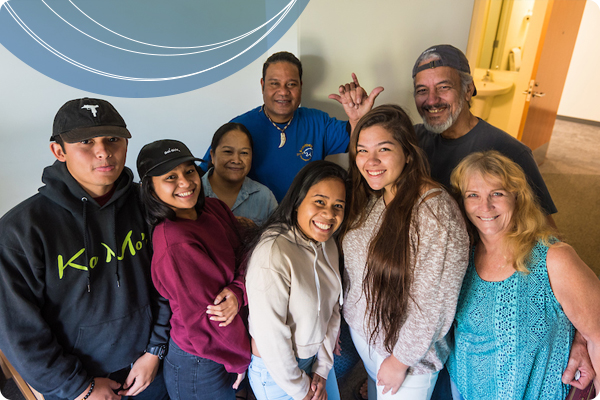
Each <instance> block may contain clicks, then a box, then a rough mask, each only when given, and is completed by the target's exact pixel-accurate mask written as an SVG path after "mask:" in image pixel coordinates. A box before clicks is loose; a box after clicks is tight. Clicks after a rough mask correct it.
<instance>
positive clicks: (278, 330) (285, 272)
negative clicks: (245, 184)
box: [246, 229, 342, 400]
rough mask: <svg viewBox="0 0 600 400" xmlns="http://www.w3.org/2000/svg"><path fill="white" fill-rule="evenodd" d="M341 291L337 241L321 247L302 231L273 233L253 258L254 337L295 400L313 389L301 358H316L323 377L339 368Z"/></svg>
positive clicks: (249, 274) (251, 305) (273, 372)
mask: <svg viewBox="0 0 600 400" xmlns="http://www.w3.org/2000/svg"><path fill="white" fill-rule="evenodd" d="M294 232H295V233H296V234H294ZM341 291H342V283H341V278H340V272H339V267H338V250H337V247H336V244H335V242H334V240H333V239H329V240H328V241H327V242H324V243H319V242H312V241H310V240H307V239H306V238H305V237H304V235H302V234H301V233H300V232H299V231H298V230H297V229H294V230H286V231H284V233H281V234H279V235H278V234H277V233H275V234H274V235H273V231H271V230H269V231H267V232H266V233H265V234H263V238H262V239H261V240H260V242H259V244H258V245H257V246H256V248H255V249H254V252H253V253H252V255H251V257H250V261H249V262H248V268H247V272H246V292H247V294H248V307H249V309H250V315H249V330H250V335H251V336H252V338H254V340H255V342H256V345H257V347H258V351H259V352H260V356H261V358H262V359H263V362H264V363H265V365H266V366H267V369H268V371H269V373H270V374H271V376H272V377H273V380H274V381H275V383H277V385H278V386H279V387H280V388H281V389H283V390H284V391H285V392H286V393H287V394H288V395H290V396H292V397H293V398H294V399H300V400H301V399H303V398H304V396H306V394H307V393H308V390H309V387H310V377H309V376H307V374H306V373H304V371H302V370H301V369H300V368H298V362H297V360H296V357H298V358H301V359H302V358H310V357H312V356H314V355H315V354H316V355H317V359H316V361H315V363H314V365H313V372H314V373H317V374H318V375H320V376H321V377H323V378H327V375H328V374H329V370H330V369H331V368H332V367H333V348H334V346H335V340H336V338H337V333H338V330H339V327H340V303H341V301H342V300H341V299H342V296H341V294H342V293H341Z"/></svg>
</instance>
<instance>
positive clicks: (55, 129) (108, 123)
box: [50, 97, 131, 143]
mask: <svg viewBox="0 0 600 400" xmlns="http://www.w3.org/2000/svg"><path fill="white" fill-rule="evenodd" d="M57 136H60V137H61V138H62V140H63V141H64V142H66V143H76V142H80V141H82V140H86V139H90V138H93V137H98V136H115V137H122V138H126V139H129V138H130V137H131V133H129V130H127V125H126V124H125V121H124V120H123V117H121V115H120V114H119V113H118V112H117V110H116V109H115V108H114V107H113V105H112V104H110V103H109V102H108V101H106V100H102V99H91V98H88V97H84V98H83V99H75V100H70V101H67V102H66V103H65V104H64V105H63V106H62V107H61V108H60V109H59V110H58V112H57V113H56V116H55V117H54V125H53V126H52V136H51V137H50V141H54V140H56V137H57Z"/></svg>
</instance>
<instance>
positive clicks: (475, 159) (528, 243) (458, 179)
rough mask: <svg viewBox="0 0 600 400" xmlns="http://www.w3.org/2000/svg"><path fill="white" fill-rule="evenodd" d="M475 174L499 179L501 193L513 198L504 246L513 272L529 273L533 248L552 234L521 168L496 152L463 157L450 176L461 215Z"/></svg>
mask: <svg viewBox="0 0 600 400" xmlns="http://www.w3.org/2000/svg"><path fill="white" fill-rule="evenodd" d="M474 173H480V174H481V176H482V177H483V178H484V179H485V178H495V179H498V180H499V181H500V183H501V185H502V188H503V189H504V190H506V191H507V192H510V193H512V194H514V195H515V209H514V211H513V215H512V219H511V225H510V227H509V231H508V235H507V238H506V239H507V240H506V244H507V247H508V250H509V252H510V255H511V256H512V262H513V263H514V267H515V269H516V270H517V271H519V272H523V273H529V270H528V269H527V262H528V261H529V256H530V254H531V250H532V249H533V246H535V244H536V243H537V242H538V241H541V242H542V243H543V244H544V245H549V239H550V237H551V236H553V234H554V232H553V230H552V228H551V227H550V225H549V224H548V221H547V219H546V216H545V214H544V212H543V211H542V209H541V207H540V205H539V202H538V200H537V198H536V197H535V195H534V194H533V191H532V190H531V187H530V186H529V184H528V183H527V178H526V176H525V173H524V172H523V169H522V168H521V167H520V166H519V165H518V164H517V163H515V162H513V161H512V160H511V159H509V158H508V157H506V156H504V155H502V154H500V153H499V152H497V151H495V150H490V151H484V152H478V153H472V154H470V155H468V156H467V157H465V158H464V159H463V160H462V161H461V162H460V163H459V164H458V165H457V166H456V168H454V171H452V175H451V177H450V183H451V185H452V189H453V190H454V192H455V195H456V197H457V201H458V202H459V204H460V206H461V209H462V210H463V212H464V209H465V207H464V195H465V191H466V189H467V181H468V179H469V178H470V177H471V176H472V175H473V174H474ZM467 220H468V219H467ZM469 226H470V228H471V229H470V231H471V235H472V237H473V240H474V241H475V242H476V241H478V239H479V235H478V234H477V230H476V229H474V225H473V224H472V222H470V221H469Z"/></svg>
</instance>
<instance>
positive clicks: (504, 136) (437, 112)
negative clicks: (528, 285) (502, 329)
mask: <svg viewBox="0 0 600 400" xmlns="http://www.w3.org/2000/svg"><path fill="white" fill-rule="evenodd" d="M412 77H413V84H414V98H415V105H416V107H417V110H418V111H419V114H420V115H421V117H422V118H423V123H422V124H419V125H416V126H415V130H416V133H417V136H418V138H419V145H420V146H421V148H422V149H423V150H424V151H425V153H426V154H427V158H428V159H429V163H430V166H431V175H432V177H433V178H434V179H435V180H437V181H438V182H440V183H441V184H443V185H444V186H446V187H449V186H450V174H451V173H452V170H453V169H454V168H455V167H456V165H458V163H459V162H460V161H461V160H462V159H463V158H464V157H466V156H467V155H469V154H471V153H474V152H478V151H485V150H497V151H499V152H500V153H502V154H504V155H505V156H507V157H509V158H510V159H512V160H513V161H514V162H516V163H517V164H519V165H520V166H521V168H523V171H524V172H525V175H526V176H527V180H528V182H529V184H530V186H531V188H532V189H533V191H534V193H535V194H536V196H537V197H538V200H539V201H540V205H541V206H542V208H543V210H544V211H545V213H546V215H547V218H548V222H549V223H550V224H551V225H552V226H553V227H556V225H555V224H554V221H553V219H552V217H551V214H554V213H556V207H555V206H554V203H553V201H552V197H551V196H550V193H549V192H548V189H547V187H546V184H545V183H544V180H543V178H542V176H541V174H540V172H539V170H538V167H537V164H536V162H535V160H534V159H533V154H532V152H531V150H530V149H529V148H528V147H527V146H526V145H524V144H523V143H521V142H520V141H518V140H517V139H515V138H514V137H512V136H510V135H509V134H508V133H506V132H504V131H502V130H500V129H498V128H496V127H494V126H492V125H490V124H488V123H487V122H486V121H483V120H482V119H480V118H478V117H476V116H475V115H473V114H472V113H471V111H470V109H469V107H470V100H471V97H473V96H475V95H477V89H476V88H475V85H474V83H473V77H472V76H471V69H470V67H469V62H468V61H467V58H466V57H465V55H464V54H463V52H462V51H460V50H459V49H457V48H456V47H454V46H451V45H447V44H442V45H436V46H432V47H430V48H428V49H427V50H425V51H424V52H423V53H421V55H420V56H419V58H418V59H417V61H416V62H415V65H414V67H413V72H412ZM578 369H579V370H581V371H584V372H585V373H584V374H582V376H581V379H579V378H577V379H578V380H575V376H576V371H577V370H578ZM593 377H594V372H593V368H592V365H591V362H590V359H589V356H588V354H587V349H586V342H585V339H584V338H583V337H582V336H581V335H580V334H579V333H577V334H576V336H575V339H574V341H573V345H572V348H571V355H570V358H569V364H568V367H567V369H566V370H565V372H564V374H563V382H564V383H568V384H571V385H573V386H576V387H579V388H584V387H585V386H587V385H588V384H589V382H591V380H592V379H593ZM446 379H447V374H445V373H441V374H440V375H439V378H438V384H437V385H436V391H435V392H434V394H433V396H432V399H441V398H448V396H449V395H448V394H447V392H446V391H445V390H444V389H443V388H444V386H445V383H444V381H445V380H446ZM444 392H445V393H444Z"/></svg>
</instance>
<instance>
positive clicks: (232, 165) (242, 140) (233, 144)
mask: <svg viewBox="0 0 600 400" xmlns="http://www.w3.org/2000/svg"><path fill="white" fill-rule="evenodd" d="M210 157H211V159H212V162H213V164H214V168H215V170H214V174H216V175H218V176H219V177H220V178H221V179H223V180H224V181H227V182H230V183H240V182H243V181H244V178H246V175H248V172H250V167H251V166H252V147H250V141H249V140H248V136H247V135H246V134H245V133H244V132H242V131H240V130H237V129H236V130H233V131H229V132H227V133H226V134H225V135H223V137H222V138H221V141H220V142H219V144H218V146H217V148H216V149H211V151H210Z"/></svg>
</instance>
